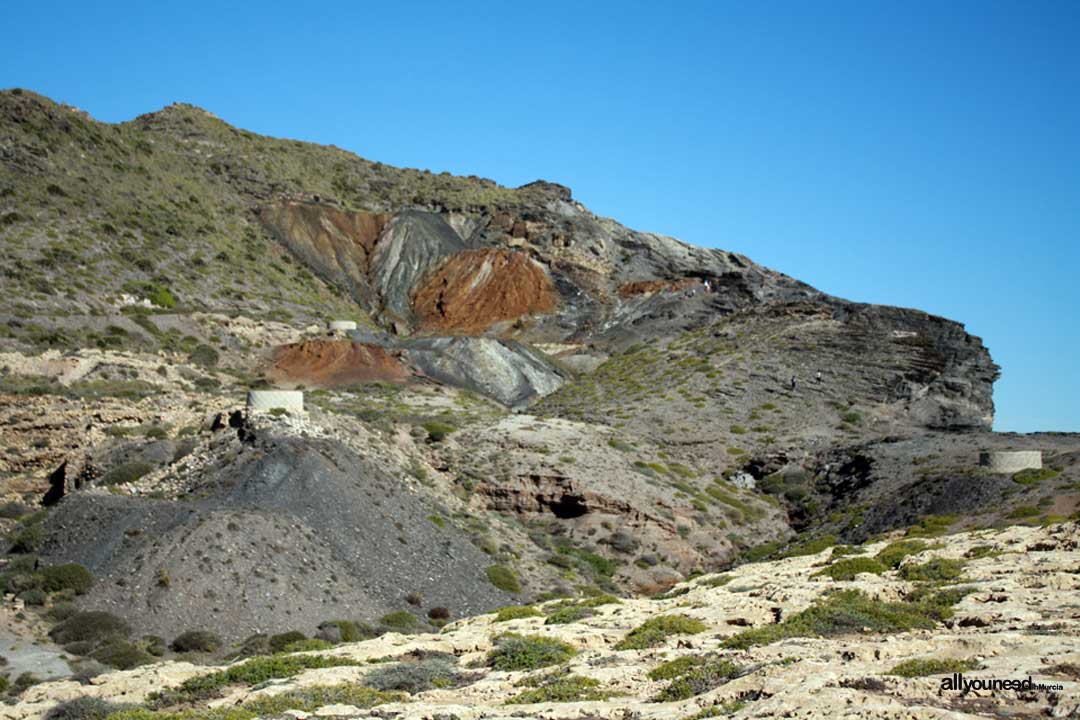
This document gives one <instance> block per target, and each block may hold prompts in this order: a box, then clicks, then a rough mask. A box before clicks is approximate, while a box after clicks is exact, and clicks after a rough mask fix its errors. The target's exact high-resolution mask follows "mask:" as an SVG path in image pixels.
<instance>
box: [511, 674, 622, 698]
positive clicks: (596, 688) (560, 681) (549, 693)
mask: <svg viewBox="0 0 1080 720" xmlns="http://www.w3.org/2000/svg"><path fill="white" fill-rule="evenodd" d="M615 694H616V693H614V692H611V691H607V690H602V689H600V683H599V681H597V680H594V679H592V678H588V677H582V676H581V675H564V674H559V673H556V674H555V675H553V676H551V677H549V678H545V679H542V680H541V681H540V682H539V684H538V685H537V687H535V688H533V689H532V690H526V691H525V692H523V693H521V694H520V695H516V696H515V697H513V698H511V699H510V700H508V701H507V703H506V704H507V705H529V704H531V703H563V702H586V701H590V700H607V699H608V698H610V697H611V696H612V695H615Z"/></svg>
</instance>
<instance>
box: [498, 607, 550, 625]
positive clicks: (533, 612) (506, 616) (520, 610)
mask: <svg viewBox="0 0 1080 720" xmlns="http://www.w3.org/2000/svg"><path fill="white" fill-rule="evenodd" d="M541 615H543V613H541V612H540V611H539V610H537V609H536V608H534V607H533V606H532V605H507V606H506V607H502V608H499V611H498V612H497V613H495V622H507V621H509V620H520V619H522V618H529V617H538V616H541Z"/></svg>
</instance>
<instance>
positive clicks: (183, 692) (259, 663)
mask: <svg viewBox="0 0 1080 720" xmlns="http://www.w3.org/2000/svg"><path fill="white" fill-rule="evenodd" d="M361 664H362V663H360V662H358V661H356V660H350V659H349V658H343V657H329V656H326V655H270V656H267V657H255V658H251V659H250V660H246V661H244V662H242V663H240V664H239V665H233V666H232V667H230V668H227V669H225V670H219V671H218V672H212V673H208V674H206V675H200V676H199V677H194V678H189V679H187V680H185V681H184V682H182V683H181V684H180V686H179V687H177V688H176V689H175V690H166V691H163V692H162V693H159V694H158V695H157V696H155V697H154V698H153V699H152V701H153V702H155V703H157V704H159V705H167V704H172V703H174V702H191V701H196V700H203V699H208V698H213V697H218V696H220V694H221V691H222V689H223V688H225V687H228V686H230V685H243V686H247V687H254V686H255V685H259V684H261V683H264V682H266V681H267V680H274V679H282V678H289V677H292V676H294V675H297V674H299V673H301V672H303V671H305V670H313V669H316V668H330V667H343V666H357V665H361Z"/></svg>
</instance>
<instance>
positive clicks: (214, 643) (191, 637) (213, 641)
mask: <svg viewBox="0 0 1080 720" xmlns="http://www.w3.org/2000/svg"><path fill="white" fill-rule="evenodd" d="M170 647H171V648H172V649H173V651H174V652H214V651H215V650H217V649H218V648H219V647H221V638H219V637H218V636H217V635H215V634H214V633H212V632H207V631H205V630H188V631H187V632H185V633H182V634H181V635H179V636H178V637H177V638H176V639H175V640H173V641H172V645H170Z"/></svg>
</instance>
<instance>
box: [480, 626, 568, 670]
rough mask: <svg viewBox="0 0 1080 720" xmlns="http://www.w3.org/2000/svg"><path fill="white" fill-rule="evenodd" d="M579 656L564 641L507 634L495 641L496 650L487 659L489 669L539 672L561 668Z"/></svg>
mask: <svg viewBox="0 0 1080 720" xmlns="http://www.w3.org/2000/svg"><path fill="white" fill-rule="evenodd" d="M576 654H577V649H576V648H575V647H574V646H573V645H571V644H569V643H565V642H563V641H561V640H556V639H554V638H547V637H543V636H541V635H518V634H517V633H506V634H504V635H499V636H498V637H497V638H495V648H494V649H492V650H491V651H490V652H489V653H488V655H487V665H488V666H489V667H492V668H494V669H496V670H504V671H520V670H536V669H537V668H542V667H548V666H549V665H559V664H560V663H564V662H566V661H567V660H569V659H570V658H572V657H574V655H576Z"/></svg>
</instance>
